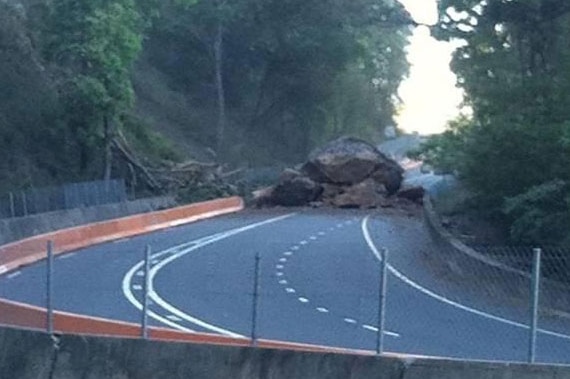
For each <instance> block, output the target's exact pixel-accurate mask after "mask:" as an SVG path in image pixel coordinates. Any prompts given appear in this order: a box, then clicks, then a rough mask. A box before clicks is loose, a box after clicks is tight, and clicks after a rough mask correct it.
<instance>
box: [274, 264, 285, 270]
mask: <svg viewBox="0 0 570 379" xmlns="http://www.w3.org/2000/svg"><path fill="white" fill-rule="evenodd" d="M275 268H276V269H277V270H283V269H284V268H285V267H284V266H283V265H276V266H275Z"/></svg>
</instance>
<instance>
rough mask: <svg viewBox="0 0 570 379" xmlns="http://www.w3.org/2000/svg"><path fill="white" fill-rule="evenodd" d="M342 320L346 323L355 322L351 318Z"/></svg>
mask: <svg viewBox="0 0 570 379" xmlns="http://www.w3.org/2000/svg"><path fill="white" fill-rule="evenodd" d="M344 322H346V323H348V324H356V320H355V319H353V318H348V317H347V318H345V319H344Z"/></svg>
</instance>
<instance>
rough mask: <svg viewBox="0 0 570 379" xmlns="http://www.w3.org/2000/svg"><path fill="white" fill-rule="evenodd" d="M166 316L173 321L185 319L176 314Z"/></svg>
mask: <svg viewBox="0 0 570 379" xmlns="http://www.w3.org/2000/svg"><path fill="white" fill-rule="evenodd" d="M166 318H167V319H169V320H172V321H178V322H180V321H184V320H182V319H181V318H180V317H178V316H175V315H168V316H166Z"/></svg>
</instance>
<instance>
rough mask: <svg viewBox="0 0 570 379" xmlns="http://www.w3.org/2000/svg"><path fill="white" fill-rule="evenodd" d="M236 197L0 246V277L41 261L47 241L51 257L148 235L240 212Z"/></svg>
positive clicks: (241, 204) (241, 207)
mask: <svg viewBox="0 0 570 379" xmlns="http://www.w3.org/2000/svg"><path fill="white" fill-rule="evenodd" d="M243 206H244V205H243V200H242V199H241V198H239V197H231V198H227V199H219V200H212V201H206V202H201V203H196V204H191V205H187V206H183V207H178V208H171V209H166V210H164V211H159V212H151V213H144V214H138V215H134V216H129V217H123V218H118V219H114V220H110V221H103V222H99V223H94V224H88V225H83V226H78V227H74V228H68V229H63V230H58V231H54V232H50V233H46V234H41V235H38V236H34V237H30V238H26V239H23V240H20V241H16V242H13V243H9V244H7V245H3V246H0V274H2V273H5V272H8V271H11V270H14V269H16V268H18V267H20V266H23V265H27V264H30V263H33V262H36V261H38V260H40V259H43V258H44V257H45V255H46V245H47V241H52V242H53V244H54V247H55V250H54V252H55V254H60V253H63V252H67V251H71V250H76V249H80V248H83V247H86V246H91V245H94V244H98V243H103V242H107V241H112V240H115V239H119V238H125V237H130V236H134V235H138V234H143V233H148V232H152V231H155V230H159V229H164V228H168V227H171V226H176V225H181V224H184V223H188V222H192V221H195V220H199V219H203V218H207V217H213V216H216V215H220V214H225V213H230V212H236V211H238V210H241V209H243Z"/></svg>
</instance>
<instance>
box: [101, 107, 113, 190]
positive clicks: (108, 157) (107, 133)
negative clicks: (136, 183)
mask: <svg viewBox="0 0 570 379" xmlns="http://www.w3.org/2000/svg"><path fill="white" fill-rule="evenodd" d="M103 127H104V131H103V132H104V139H105V172H104V174H103V180H104V181H105V182H106V183H109V182H110V180H111V168H112V166H113V151H112V150H111V142H112V139H113V133H112V132H111V124H110V122H109V117H108V116H106V115H105V117H104V118H103Z"/></svg>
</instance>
